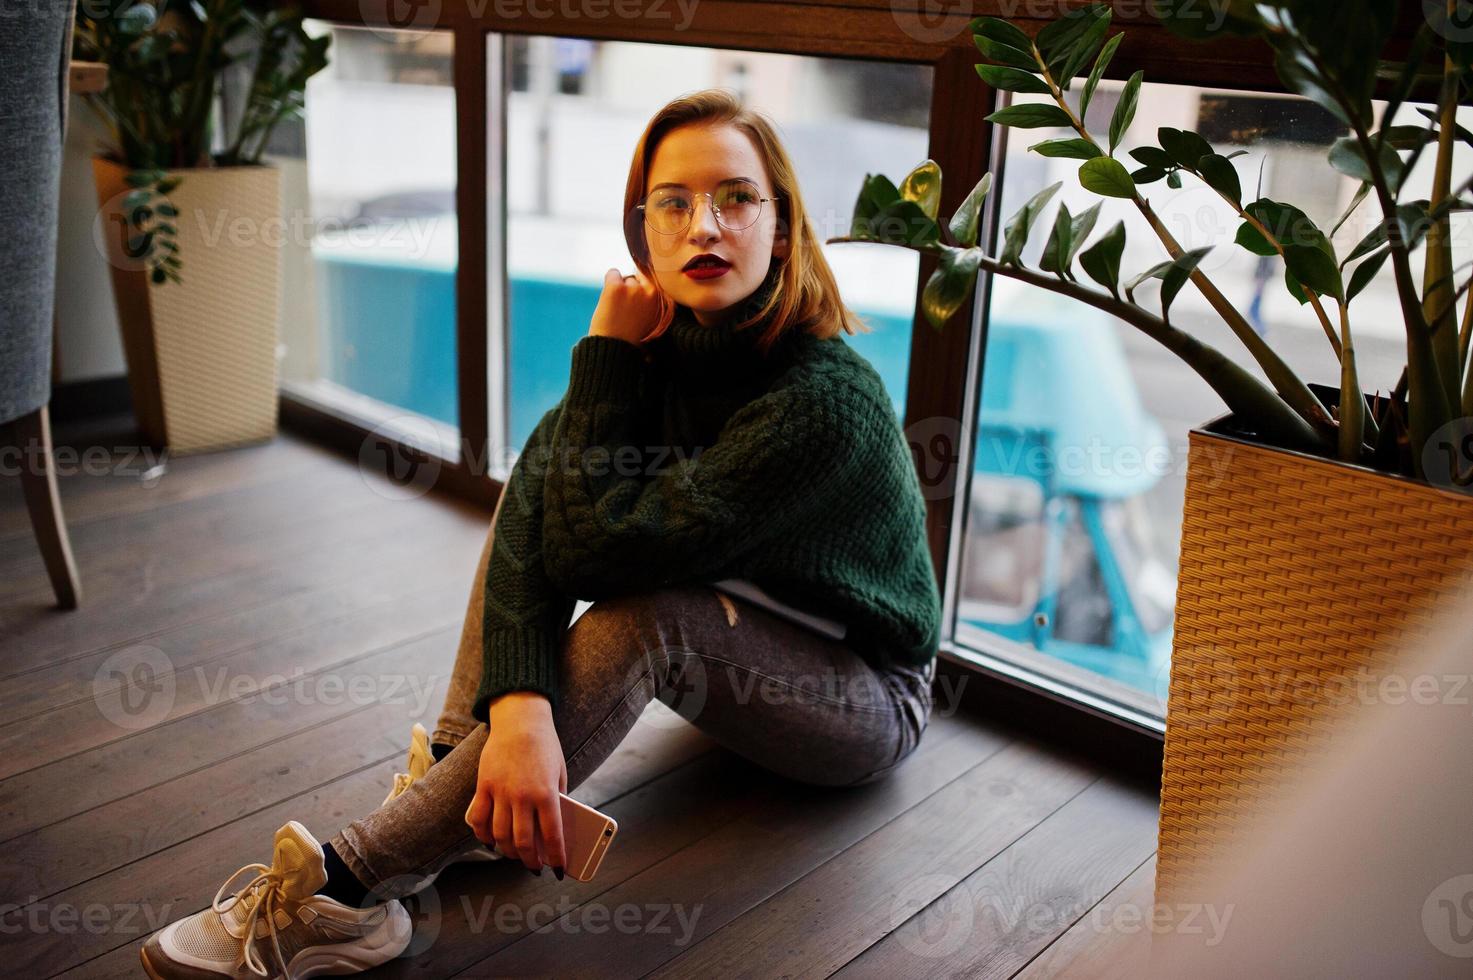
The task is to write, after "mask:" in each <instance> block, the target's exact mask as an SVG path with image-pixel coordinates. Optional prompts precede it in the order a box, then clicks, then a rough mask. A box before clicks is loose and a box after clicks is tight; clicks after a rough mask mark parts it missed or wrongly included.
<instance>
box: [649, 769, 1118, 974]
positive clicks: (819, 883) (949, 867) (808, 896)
mask: <svg viewBox="0 0 1473 980" xmlns="http://www.w3.org/2000/svg"><path fill="white" fill-rule="evenodd" d="M1094 778H1095V776H1094V774H1093V773H1091V772H1090V770H1089V769H1088V768H1087V767H1085V766H1083V765H1081V764H1080V763H1079V762H1077V761H1076V760H1071V759H1065V758H1061V757H1057V756H1054V755H1051V754H1049V753H1047V752H1044V751H1042V750H1040V749H1038V748H1036V747H1034V746H1032V745H1029V744H1027V743H1024V742H1014V743H1012V744H1010V745H1008V746H1007V748H1005V749H1004V750H1002V751H1001V752H998V753H997V754H996V755H994V756H992V757H990V758H988V759H987V760H986V761H985V762H983V763H982V764H981V765H979V766H976V767H975V768H972V769H970V770H968V771H966V772H965V773H963V774H960V775H959V776H957V777H956V778H955V779H954V780H952V781H950V782H949V783H947V784H946V785H945V786H944V787H942V788H940V789H939V791H937V792H935V793H933V794H931V795H929V796H928V797H927V798H926V799H924V800H923V801H921V802H919V803H918V804H917V805H915V806H914V807H912V808H910V809H908V810H906V811H905V812H904V813H901V814H899V815H897V816H896V817H895V818H894V819H893V820H891V821H889V822H888V823H886V824H885V825H884V826H882V827H880V828H878V829H876V830H875V831H874V832H873V833H870V834H868V835H867V836H865V837H864V838H863V839H862V840H858V841H855V842H854V843H853V844H852V845H851V846H848V847H846V848H845V849H843V850H842V851H841V852H839V853H837V854H835V855H833V856H832V857H831V858H830V859H829V860H827V861H825V862H824V863H823V864H821V865H819V866H817V867H815V868H814V869H812V870H811V871H810V872H809V873H807V874H805V875H804V876H802V878H801V879H798V880H796V881H794V882H792V883H791V884H789V885H788V886H787V887H786V888H785V889H783V890H782V891H781V892H778V893H776V894H774V895H772V896H771V897H769V898H767V900H766V901H764V902H763V903H762V904H761V905H759V906H757V907H755V908H753V909H751V910H750V911H747V914H746V915H744V916H743V917H742V918H741V919H739V920H736V921H734V922H733V923H731V924H730V925H729V926H728V928H727V929H723V930H722V931H721V932H719V933H717V934H716V935H714V936H712V937H710V938H709V939H707V940H705V941H703V942H701V943H700V944H698V945H697V946H695V947H694V948H693V949H691V950H689V951H688V952H686V953H685V954H683V955H682V956H681V957H680V958H679V959H677V960H674V961H672V962H671V963H670V965H669V967H668V969H667V970H666V971H662V972H660V973H657V974H656V976H669V977H680V976H697V975H704V976H743V977H766V976H772V975H774V973H775V972H780V973H782V974H784V975H791V976H809V977H823V976H828V975H829V974H830V973H832V972H833V971H834V970H836V969H838V968H839V967H840V966H842V965H843V964H844V963H845V962H846V961H848V960H850V959H852V958H853V957H855V956H856V955H858V954H859V953H861V952H862V951H863V950H864V949H865V948H866V947H867V946H869V945H870V944H871V943H873V942H874V941H876V940H877V939H878V938H880V937H881V936H884V935H885V934H886V933H887V932H889V931H890V930H891V929H893V928H894V927H895V925H896V924H897V922H896V921H895V920H896V916H897V914H899V913H901V912H903V911H904V910H905V909H906V908H907V907H908V905H907V903H909V902H915V901H929V900H930V899H931V898H934V897H935V896H936V895H937V894H941V893H944V892H945V891H946V890H947V889H948V888H949V887H951V885H953V884H954V883H955V882H956V881H957V880H958V878H960V877H962V876H964V875H965V874H966V873H968V872H969V871H970V870H971V869H974V868H977V867H979V866H980V865H982V864H983V863H985V862H986V861H988V860H990V859H991V858H992V857H993V856H995V855H996V854H997V853H998V852H1000V851H1001V850H1003V849H1004V848H1006V847H1007V846H1008V845H1010V844H1011V843H1012V842H1013V841H1014V840H1016V839H1017V837H1018V836H1019V835H1021V834H1023V833H1026V832H1027V830H1029V829H1030V828H1032V827H1033V826H1034V825H1035V824H1037V822H1038V821H1039V820H1040V819H1042V818H1043V817H1045V816H1046V815H1048V814H1049V813H1052V812H1053V811H1054V810H1055V809H1057V808H1058V807H1059V806H1061V805H1062V804H1063V803H1064V802H1065V801H1067V800H1068V799H1070V798H1071V797H1072V796H1074V795H1075V794H1077V793H1078V792H1079V791H1080V790H1081V789H1083V788H1084V787H1085V786H1086V785H1088V784H1089V782H1090V781H1091V780H1092V779H1094ZM744 911H746V910H744Z"/></svg>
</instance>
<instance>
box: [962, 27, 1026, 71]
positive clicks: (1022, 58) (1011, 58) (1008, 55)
mask: <svg viewBox="0 0 1473 980" xmlns="http://www.w3.org/2000/svg"><path fill="white" fill-rule="evenodd" d="M972 40H973V41H974V42H976V45H977V50H978V51H980V52H982V57H984V58H986V59H987V60H988V61H995V62H997V63H998V64H1000V65H1007V66H1008V67H1010V68H1022V69H1024V70H1025V71H1038V62H1037V61H1036V60H1035V59H1034V57H1033V55H1031V54H1029V53H1028V52H1027V50H1023V49H1019V48H1015V47H1013V46H1012V45H1010V44H1004V43H1002V42H1001V41H994V40H993V39H992V38H990V37H984V36H982V35H981V34H974V35H972Z"/></svg>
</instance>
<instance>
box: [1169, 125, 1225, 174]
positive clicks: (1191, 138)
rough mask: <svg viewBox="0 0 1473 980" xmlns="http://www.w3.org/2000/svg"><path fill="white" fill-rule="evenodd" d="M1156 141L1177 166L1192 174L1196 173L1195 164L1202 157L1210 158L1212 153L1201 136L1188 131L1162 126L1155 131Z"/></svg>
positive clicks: (1210, 145)
mask: <svg viewBox="0 0 1473 980" xmlns="http://www.w3.org/2000/svg"><path fill="white" fill-rule="evenodd" d="M1156 139H1157V140H1158V141H1159V142H1160V143H1161V148H1162V149H1163V150H1165V151H1166V153H1167V155H1168V156H1170V157H1171V159H1172V160H1173V161H1174V162H1175V163H1176V164H1177V165H1179V166H1182V167H1186V168H1187V169H1188V170H1191V171H1193V172H1195V171H1196V169H1197V164H1198V162H1200V161H1201V159H1202V158H1203V157H1205V156H1210V155H1212V154H1213V152H1214V151H1213V149H1212V144H1211V143H1209V142H1207V141H1206V140H1205V139H1203V138H1202V136H1201V134H1199V133H1194V132H1192V131H1190V130H1183V129H1173V128H1171V127H1170V126H1162V127H1161V128H1159V129H1157V130H1156Z"/></svg>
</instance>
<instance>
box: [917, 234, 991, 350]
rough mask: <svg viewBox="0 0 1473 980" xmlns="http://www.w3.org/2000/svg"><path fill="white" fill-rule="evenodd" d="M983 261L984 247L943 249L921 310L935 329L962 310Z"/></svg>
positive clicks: (922, 300)
mask: <svg viewBox="0 0 1473 980" xmlns="http://www.w3.org/2000/svg"><path fill="white" fill-rule="evenodd" d="M981 262H982V250H981V249H980V248H965V249H962V248H952V247H951V246H949V245H943V246H941V255H940V260H939V262H938V263H937V265H936V271H935V272H932V273H931V278H930V279H928V280H926V288H925V289H923V290H922V291H921V309H922V311H923V312H924V313H925V314H926V319H927V320H928V321H930V323H931V326H933V327H935V328H936V329H937V330H940V329H941V328H942V326H943V325H945V323H946V321H947V320H950V319H951V317H952V315H953V314H954V313H956V311H957V310H959V309H961V305H962V303H963V302H964V301H965V300H966V298H967V294H968V293H969V292H971V290H972V286H973V284H975V283H976V281H977V269H978V267H979V265H980V264H981Z"/></svg>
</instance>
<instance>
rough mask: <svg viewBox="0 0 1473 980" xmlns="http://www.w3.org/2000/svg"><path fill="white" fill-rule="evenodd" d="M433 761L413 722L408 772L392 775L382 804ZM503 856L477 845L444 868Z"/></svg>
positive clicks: (432, 877) (422, 730)
mask: <svg viewBox="0 0 1473 980" xmlns="http://www.w3.org/2000/svg"><path fill="white" fill-rule="evenodd" d="M434 761H435V754H434V753H433V752H431V751H430V736H429V733H428V732H426V731H425V726H424V725H421V724H420V723H419V722H415V723H414V727H413V728H411V729H410V730H409V760H408V762H407V763H406V764H407V765H408V766H409V771H408V772H396V773H394V785H393V786H391V787H390V788H389V795H388V796H386V797H384V802H385V803H387V802H389V801H390V800H392V799H393V798H394V797H396V796H399V795H401V794H402V793H403V792H404V791H405V790H407V789H408V788H409V787H410V786H411V785H413V784H414V781H415V780H417V779H421V778H423V776H424V774H425V772H426V771H427V770H428V769H429V768H430V766H431V764H433V763H434ZM504 856H505V855H503V854H502V853H501V852H500V851H498V850H497V849H496V848H495V847H494V846H492V847H487V846H486V845H485V844H478V845H477V846H476V847H474V848H472V849H471V850H469V851H466V852H465V853H464V854H462V855H460V856H459V857H457V858H456V859H455V860H453V861H450V862H448V863H447V864H446V867H449V866H450V865H451V864H459V863H461V862H462V861H499V860H501V858H502V857H504ZM439 874H440V872H438V871H436V872H435V873H434V874H432V875H430V876H429V877H427V878H425V880H424V881H423V882H421V883H420V885H419V888H416V889H415V891H419V889H420V888H424V887H425V886H426V885H428V884H429V883H430V882H432V881H434V880H435V878H437V877H438V876H439ZM411 894H413V893H411Z"/></svg>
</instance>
